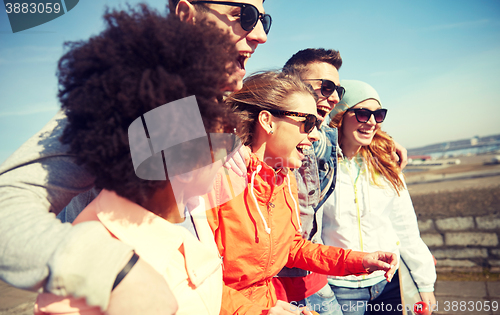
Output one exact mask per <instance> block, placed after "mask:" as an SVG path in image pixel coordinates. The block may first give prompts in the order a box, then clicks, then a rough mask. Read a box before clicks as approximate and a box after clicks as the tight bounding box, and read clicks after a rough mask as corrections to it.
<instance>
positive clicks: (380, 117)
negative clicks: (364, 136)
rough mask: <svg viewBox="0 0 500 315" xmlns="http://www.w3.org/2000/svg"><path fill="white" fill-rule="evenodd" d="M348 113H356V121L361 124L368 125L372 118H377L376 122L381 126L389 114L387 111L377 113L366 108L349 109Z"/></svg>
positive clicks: (381, 110) (378, 110)
mask: <svg viewBox="0 0 500 315" xmlns="http://www.w3.org/2000/svg"><path fill="white" fill-rule="evenodd" d="M347 111H348V112H354V115H356V120H357V121H358V122H360V123H366V122H368V120H370V118H371V117H372V115H373V117H375V121H376V122H377V123H378V124H380V123H381V122H383V121H384V119H385V115H386V114H387V109H385V108H383V109H377V110H375V111H372V110H369V109H366V108H349V109H348V110H347Z"/></svg>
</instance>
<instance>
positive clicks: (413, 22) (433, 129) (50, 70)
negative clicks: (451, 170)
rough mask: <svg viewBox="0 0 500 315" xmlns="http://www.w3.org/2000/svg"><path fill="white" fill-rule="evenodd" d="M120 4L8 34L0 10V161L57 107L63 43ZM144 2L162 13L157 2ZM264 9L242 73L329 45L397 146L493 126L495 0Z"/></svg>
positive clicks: (93, 4) (499, 46)
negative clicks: (380, 111)
mask: <svg viewBox="0 0 500 315" xmlns="http://www.w3.org/2000/svg"><path fill="white" fill-rule="evenodd" d="M128 2H129V3H132V4H133V3H137V2H139V1H128ZM124 3H126V1H120V0H99V1H97V0H93V1H90V0H83V1H80V2H79V4H78V5H77V6H76V7H75V8H74V9H73V10H71V11H70V12H68V13H67V14H65V15H63V16H61V17H60V18H58V19H55V20H53V21H51V22H48V23H45V24H43V25H40V26H38V27H35V28H32V29H30V30H26V31H22V32H19V33H15V34H13V33H12V31H11V29H10V25H9V22H8V18H7V14H6V13H5V11H3V10H2V12H0V162H2V161H3V160H5V159H6V158H7V157H8V156H9V155H10V154H12V152H14V151H15V150H16V149H17V148H18V147H19V146H20V145H21V144H22V143H23V142H24V141H26V140H27V139H28V138H29V137H30V136H32V135H33V134H34V133H35V132H37V131H38V130H39V129H40V128H42V127H43V126H44V125H45V123H47V122H48V121H49V119H50V118H51V117H52V116H53V115H54V114H55V112H56V111H57V110H58V107H59V104H58V102H57V99H56V93H57V80H56V77H55V72H56V65H57V60H58V59H59V58H60V57H61V55H62V53H63V51H64V50H63V43H64V42H65V41H74V40H82V39H87V38H88V37H89V36H91V35H95V34H97V33H99V31H100V30H102V29H103V23H102V18H101V16H102V13H103V12H104V8H105V6H106V5H108V6H109V7H111V8H116V7H118V6H120V5H122V6H123V5H124ZM148 3H149V4H150V5H151V6H153V7H156V8H158V9H160V10H162V11H163V10H164V7H165V4H166V0H152V1H148ZM306 4H307V5H306ZM265 8H266V12H267V13H269V14H271V15H272V17H273V25H272V27H271V32H270V34H269V37H268V42H267V43H266V44H264V45H261V46H259V48H258V49H257V51H256V53H255V54H254V55H253V57H252V58H251V59H250V61H249V63H248V65H247V72H248V73H251V72H254V71H258V70H268V69H277V68H280V67H281V66H282V65H283V64H284V63H285V62H286V60H287V59H288V58H289V57H290V56H291V55H293V54H294V53H295V52H297V51H298V50H300V49H304V48H309V47H315V48H317V47H324V48H333V49H337V50H339V51H340V53H341V55H342V58H343V60H344V64H343V66H342V68H341V69H340V77H341V79H357V80H362V81H366V82H368V83H370V84H371V85H372V86H373V87H375V89H376V90H377V91H378V92H379V94H380V97H381V99H382V103H383V106H384V107H386V108H388V109H389V112H388V116H387V119H386V121H385V122H384V125H383V127H382V128H383V129H384V130H385V131H387V132H389V133H390V134H391V135H392V136H393V137H394V138H395V139H396V140H397V141H398V142H400V143H401V144H402V145H404V146H405V147H407V148H414V147H419V146H422V145H427V144H432V143H436V142H441V141H449V140H457V139H462V138H468V137H472V136H475V135H478V136H486V135H491V134H498V133H500V123H498V120H499V119H500V109H499V108H498V107H497V106H498V103H499V100H500V87H499V85H500V1H499V0H487V1H483V0H474V1H462V0H422V1H400V0H380V1H364V0H350V1H327V0H307V1H303V0H302V1H296V0H267V1H266V2H265Z"/></svg>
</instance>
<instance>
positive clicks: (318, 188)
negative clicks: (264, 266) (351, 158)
mask: <svg viewBox="0 0 500 315" xmlns="http://www.w3.org/2000/svg"><path fill="white" fill-rule="evenodd" d="M319 134H320V138H319V140H318V141H316V142H313V150H309V151H308V152H305V153H306V158H305V159H304V161H303V162H302V166H301V167H300V168H299V169H297V170H295V171H294V172H295V177H296V179H297V187H298V191H299V204H300V220H301V222H302V237H303V238H304V239H307V240H311V239H312V238H313V236H314V235H315V234H316V232H317V230H318V229H317V226H318V224H319V225H321V224H322V217H321V216H317V215H316V214H317V211H318V209H319V208H320V207H321V206H322V205H323V203H324V202H325V201H326V200H327V199H328V197H329V196H330V195H331V194H332V192H333V190H334V189H335V182H336V176H337V140H338V131H337V129H336V128H331V127H329V126H327V125H325V124H323V125H322V126H321V129H320V130H319ZM309 273H310V272H308V271H306V270H302V269H298V268H291V269H290V268H286V267H285V268H283V269H282V270H281V271H280V273H279V274H278V276H280V277H304V276H306V275H307V274H309Z"/></svg>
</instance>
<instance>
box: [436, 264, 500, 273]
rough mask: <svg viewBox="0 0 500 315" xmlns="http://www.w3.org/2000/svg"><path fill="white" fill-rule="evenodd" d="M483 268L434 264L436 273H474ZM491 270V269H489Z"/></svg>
mask: <svg viewBox="0 0 500 315" xmlns="http://www.w3.org/2000/svg"><path fill="white" fill-rule="evenodd" d="M483 270H484V268H483V267H479V266H475V267H451V266H447V267H444V266H443V267H438V266H436V272H437V273H450V272H474V273H481V272H483ZM491 272H493V271H491ZM498 272H500V268H499V271H498Z"/></svg>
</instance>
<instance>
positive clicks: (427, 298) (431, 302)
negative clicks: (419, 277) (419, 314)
mask: <svg viewBox="0 0 500 315" xmlns="http://www.w3.org/2000/svg"><path fill="white" fill-rule="evenodd" d="M420 297H421V298H422V301H424V302H425V303H427V305H428V306H429V312H428V313H427V314H426V315H431V314H432V311H433V308H434V307H435V305H436V297H435V296H434V292H420Z"/></svg>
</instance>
